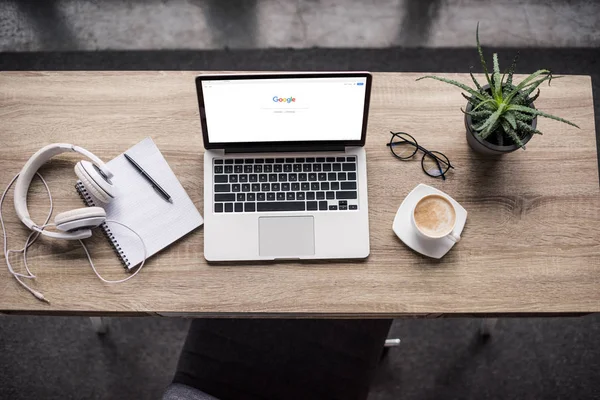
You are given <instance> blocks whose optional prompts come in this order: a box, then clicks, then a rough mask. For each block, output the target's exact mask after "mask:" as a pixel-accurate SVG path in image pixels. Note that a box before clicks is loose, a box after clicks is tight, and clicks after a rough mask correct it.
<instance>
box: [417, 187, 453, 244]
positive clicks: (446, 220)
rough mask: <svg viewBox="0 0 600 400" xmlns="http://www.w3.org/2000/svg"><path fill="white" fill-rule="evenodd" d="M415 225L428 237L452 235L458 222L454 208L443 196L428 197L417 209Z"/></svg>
mask: <svg viewBox="0 0 600 400" xmlns="http://www.w3.org/2000/svg"><path fill="white" fill-rule="evenodd" d="M414 216H415V223H416V224H417V227H418V228H419V230H420V231H421V232H423V233H424V234H426V235H428V236H434V237H437V236H442V235H445V234H448V233H450V231H451V230H452V228H453V227H454V223H455V221H456V213H455V211H454V207H453V206H452V204H450V202H449V201H448V200H446V199H445V198H444V197H442V196H435V195H434V196H427V197H425V198H423V199H422V200H421V201H420V202H419V203H418V204H417V206H416V207H415V213H414Z"/></svg>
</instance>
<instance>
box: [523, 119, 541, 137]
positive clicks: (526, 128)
mask: <svg viewBox="0 0 600 400" xmlns="http://www.w3.org/2000/svg"><path fill="white" fill-rule="evenodd" d="M517 127H518V128H519V129H520V130H522V131H524V132H526V133H536V134H538V135H543V133H542V132H540V131H538V130H537V129H533V128H532V127H531V125H529V124H526V123H525V122H522V121H518V120H517Z"/></svg>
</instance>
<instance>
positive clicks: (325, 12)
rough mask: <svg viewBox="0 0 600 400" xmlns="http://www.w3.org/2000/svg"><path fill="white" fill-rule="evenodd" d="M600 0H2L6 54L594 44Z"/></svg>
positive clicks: (1, 38)
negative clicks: (478, 41)
mask: <svg viewBox="0 0 600 400" xmlns="http://www.w3.org/2000/svg"><path fill="white" fill-rule="evenodd" d="M599 15H600V2H598V1H594V0H570V1H564V0H529V1H524V2H523V1H519V2H517V1H510V0H503V1H489V0H488V1H480V0H444V1H442V0H430V1H424V0H375V1H361V0H310V1H303V0H295V1H283V0H227V1H223V0H177V1H162V0H151V1H140V0H137V1H135V0H127V1H103V2H98V1H95V0H43V1H23V0H2V1H0V51H58V50H61V51H68V50H106V49H112V50H148V49H152V50H164V49H171V50H172V49H222V48H224V47H229V48H235V49H252V48H271V47H275V48H285V47H293V48H309V47H313V46H316V47H336V48H340V47H352V48H355V47H388V46H409V47H418V46H425V47H461V46H472V45H473V34H474V31H475V25H476V23H477V21H481V36H482V38H483V40H484V42H485V43H486V44H488V45H490V46H508V47H511V46H515V47H597V46H598V45H600V30H599V29H597V24H598V16H599Z"/></svg>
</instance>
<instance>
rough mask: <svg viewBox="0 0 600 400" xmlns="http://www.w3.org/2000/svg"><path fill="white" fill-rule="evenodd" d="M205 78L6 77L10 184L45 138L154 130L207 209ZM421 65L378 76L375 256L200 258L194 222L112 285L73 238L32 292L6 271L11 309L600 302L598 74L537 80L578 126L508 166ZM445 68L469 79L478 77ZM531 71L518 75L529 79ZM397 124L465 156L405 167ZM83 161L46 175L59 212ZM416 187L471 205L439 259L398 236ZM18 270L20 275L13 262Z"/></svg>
mask: <svg viewBox="0 0 600 400" xmlns="http://www.w3.org/2000/svg"><path fill="white" fill-rule="evenodd" d="M197 74H198V72H192V71H186V72H52V73H50V72H3V73H0V186H1V188H2V190H4V188H5V187H6V185H7V184H8V182H9V181H10V180H11V179H12V177H13V176H14V175H15V174H17V173H18V172H19V170H20V168H21V167H22V166H23V164H24V163H25V162H26V161H27V159H28V158H29V157H30V156H31V154H33V153H34V152H35V151H36V150H38V149H39V148H40V147H42V146H44V145H46V144H48V143H52V142H70V143H75V144H78V145H80V146H83V147H84V148H87V149H89V150H90V151H92V152H94V153H95V154H97V155H98V156H100V157H101V158H103V159H104V160H110V159H111V158H113V157H114V156H116V155H117V154H119V153H120V152H122V151H123V150H125V149H127V148H128V147H130V146H132V145H133V144H135V143H137V142H138V141H140V140H141V139H143V138H144V137H146V136H151V137H152V138H153V139H154V141H155V142H156V144H157V145H158V147H159V148H160V150H161V151H162V153H163V155H164V156H165V158H166V160H167V161H168V162H169V164H170V166H171V167H172V169H173V171H174V172H175V174H176V175H177V177H178V178H179V180H180V181H181V183H182V184H183V186H184V187H185V189H186V190H187V192H188V194H189V195H190V197H191V198H192V200H193V202H194V204H195V205H196V206H197V207H198V209H199V210H201V211H202V210H203V206H202V205H203V200H204V199H203V193H202V192H203V182H202V177H203V163H202V161H203V145H202V137H201V130H200V122H199V118H198V106H197V99H196V91H195V85H194V77H195V76H196V75H197ZM420 75H422V74H407V73H402V74H399V73H379V74H374V79H373V83H374V84H373V92H372V97H371V99H372V100H371V110H370V115H369V125H368V135H367V148H366V150H367V157H368V166H367V168H368V179H369V203H370V204H369V206H370V207H369V208H370V210H369V213H370V215H369V218H370V226H371V228H370V229H371V232H370V233H371V255H370V256H369V258H368V259H367V260H365V261H340V262H307V263H297V262H289V263H276V264H261V263H251V264H241V265H233V264H226V265H222V264H211V265H209V264H207V263H206V261H205V260H204V258H203V229H202V228H200V229H198V230H196V231H194V232H193V233H191V234H190V235H188V236H186V237H185V238H184V239H182V240H180V241H179V242H177V243H175V244H174V245H172V246H171V247H169V248H168V249H167V250H165V251H163V252H162V253H160V255H158V256H155V257H153V258H151V259H150V260H149V261H148V262H147V264H146V266H145V267H144V270H143V271H142V272H141V273H140V274H139V275H138V276H137V277H136V278H134V279H132V280H131V281H129V282H127V283H124V284H118V285H109V284H104V283H102V282H101V281H99V280H98V279H97V278H96V276H95V275H94V274H93V273H92V271H91V269H90V267H89V265H88V263H87V260H86V258H85V254H84V252H83V250H82V249H81V247H80V246H79V244H78V243H76V242H66V241H58V240H52V239H41V240H40V241H39V242H38V243H36V245H34V246H33V247H32V248H31V251H30V265H31V269H32V270H33V272H34V273H35V274H37V279H36V280H35V281H34V283H33V286H34V287H35V288H37V289H38V290H40V291H42V292H43V293H44V294H45V296H46V297H47V298H48V299H49V300H50V302H51V304H45V303H42V302H40V301H38V300H36V299H35V298H34V297H33V296H31V295H30V294H29V293H28V292H26V291H25V290H23V289H22V288H21V287H20V286H19V285H18V284H17V282H15V280H14V279H13V278H12V277H11V276H10V274H9V273H8V271H7V268H6V264H5V263H4V261H2V262H1V263H0V311H2V312H31V313H40V312H42V313H44V312H48V313H50V312H56V313H65V312H66V313H86V312H87V313H95V314H109V313H129V314H130V313H132V312H133V313H195V315H214V316H295V317H302V316H343V317H359V316H368V317H375V316H400V315H407V314H419V315H427V314H452V313H457V314H463V313H467V314H471V313H486V314H490V313H567V312H569V313H576V312H600V196H599V194H600V193H599V184H598V164H597V154H596V137H595V130H594V111H593V104H592V87H591V80H590V78H589V77H587V76H567V77H565V78H563V79H557V80H553V81H552V86H551V87H548V86H544V87H543V88H542V95H541V96H540V98H539V99H538V100H537V101H536V107H538V108H539V109H541V110H543V111H546V112H549V113H552V114H557V115H559V116H561V117H564V118H567V119H569V120H571V121H573V122H575V123H577V124H578V125H579V126H580V127H581V129H580V130H578V129H575V128H572V127H570V126H567V125H565V124H562V123H559V122H556V121H551V120H548V119H543V118H542V119H539V121H538V128H539V129H540V130H541V131H543V132H544V135H543V136H536V137H534V138H533V139H532V141H531V142H530V143H529V144H528V145H527V150H526V151H516V152H514V153H512V154H508V155H506V156H503V157H502V159H501V160H492V159H488V158H484V157H482V156H479V155H477V154H475V153H473V152H472V151H471V150H470V149H469V147H468V145H467V142H466V138H465V128H464V125H463V114H462V113H461V112H460V108H461V107H464V106H465V101H464V99H463V98H462V97H461V96H460V90H459V89H457V88H454V87H451V86H449V85H446V84H443V83H441V82H436V81H428V80H425V81H420V82H415V78H417V77H418V76H420ZM444 76H447V77H450V78H453V79H457V80H459V81H462V82H465V83H467V84H468V83H469V79H468V75H465V74H445V75H444ZM520 78H522V77H520ZM390 130H403V131H405V132H409V133H411V134H413V135H414V136H415V138H417V140H418V141H419V143H420V144H421V145H423V146H424V147H426V148H428V149H430V150H439V151H441V152H443V153H444V154H446V155H447V156H448V157H449V158H450V160H451V161H452V163H453V164H454V165H455V166H456V170H454V171H453V172H452V173H451V174H450V175H449V176H448V179H447V180H446V181H445V182H443V181H441V180H437V179H433V178H430V177H428V176H426V175H425V174H424V173H423V172H422V170H421V166H420V156H419V157H417V158H415V159H414V161H409V162H401V161H399V160H396V159H395V158H394V157H392V155H391V154H390V152H389V149H388V148H387V147H386V146H385V143H386V142H387V141H388V140H389V133H388V132H389V131H390ZM78 159H80V157H79V156H78V155H77V154H68V155H61V156H58V157H56V158H54V159H53V160H52V161H51V162H50V163H48V164H46V165H45V166H44V167H43V168H42V170H41V173H42V174H43V175H44V177H45V178H46V179H47V180H48V183H49V185H50V188H51V190H52V194H53V197H54V203H55V209H56V210H57V211H58V212H59V211H64V210H68V209H71V208H75V207H81V206H82V203H81V200H80V199H79V197H78V196H77V193H76V192H75V190H74V184H75V181H76V177H75V174H74V172H73V166H74V164H75V162H76V161H77V160H78ZM419 183H426V184H428V185H432V186H434V187H436V188H438V189H441V190H443V191H445V192H446V193H448V194H450V195H451V196H453V197H454V198H455V199H456V200H457V201H458V202H460V203H461V204H462V205H463V206H464V207H465V208H466V209H467V211H468V212H469V217H468V220H467V224H466V227H465V230H464V231H463V234H462V237H463V238H462V240H461V242H460V243H458V244H457V245H456V246H455V247H454V249H452V250H451V251H450V252H449V253H448V254H447V255H446V256H445V257H444V258H443V259H441V260H432V259H428V258H426V257H424V256H421V255H419V254H416V253H414V252H413V251H411V250H410V249H409V248H407V247H406V246H405V245H404V244H403V243H402V242H401V241H400V240H399V239H398V238H397V237H396V236H395V235H394V233H393V232H392V221H393V219H394V215H395V212H396V210H397V208H398V206H399V205H400V203H401V202H402V199H403V198H404V197H405V196H406V195H407V194H408V193H409V192H410V190H411V189H412V188H414V187H415V186H416V185H417V184H419ZM12 200H13V197H12V191H11V192H10V194H9V197H8V199H7V203H6V204H5V206H4V216H5V219H6V223H7V227H8V232H9V246H10V247H11V248H16V247H21V246H22V245H23V243H24V241H25V238H26V236H27V234H28V231H27V230H26V229H25V227H24V226H23V225H22V224H21V223H20V222H19V221H18V219H17V218H16V215H15V212H14V208H13V206H12ZM29 202H30V210H31V211H32V216H33V217H34V220H36V221H40V222H41V221H42V220H43V218H44V216H45V214H46V213H47V211H48V200H47V197H46V195H45V191H44V190H43V187H42V185H41V184H40V182H39V181H35V183H34V185H32V188H31V190H30V192H29ZM88 241H89V244H90V248H91V252H92V256H93V258H94V262H95V263H96V265H97V266H98V268H99V270H100V271H101V273H103V274H105V275H106V276H107V277H109V278H113V279H115V278H120V277H123V276H124V274H125V272H124V271H123V269H122V267H121V265H120V264H119V262H118V260H117V258H116V256H115V255H114V253H113V252H112V250H111V249H110V247H109V246H108V244H107V242H106V240H105V239H104V237H103V236H102V235H101V234H100V233H99V232H98V233H97V234H95V237H93V238H92V239H89V240H88ZM14 263H15V265H16V267H17V269H20V268H23V266H22V262H21V261H20V260H19V259H18V257H16V256H15V257H14Z"/></svg>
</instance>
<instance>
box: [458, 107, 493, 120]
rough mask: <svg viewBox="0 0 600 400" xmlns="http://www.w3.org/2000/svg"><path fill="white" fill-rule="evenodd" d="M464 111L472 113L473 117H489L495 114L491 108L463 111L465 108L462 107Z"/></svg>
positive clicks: (468, 113)
mask: <svg viewBox="0 0 600 400" xmlns="http://www.w3.org/2000/svg"><path fill="white" fill-rule="evenodd" d="M460 110H461V111H462V112H463V113H465V114H467V115H470V116H471V117H473V118H487V117H489V116H490V115H492V114H493V111H491V110H481V111H463V109H462V108H461V109H460Z"/></svg>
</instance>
